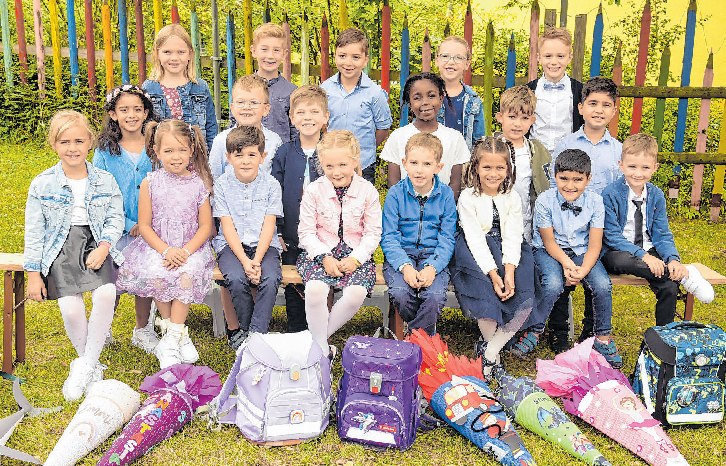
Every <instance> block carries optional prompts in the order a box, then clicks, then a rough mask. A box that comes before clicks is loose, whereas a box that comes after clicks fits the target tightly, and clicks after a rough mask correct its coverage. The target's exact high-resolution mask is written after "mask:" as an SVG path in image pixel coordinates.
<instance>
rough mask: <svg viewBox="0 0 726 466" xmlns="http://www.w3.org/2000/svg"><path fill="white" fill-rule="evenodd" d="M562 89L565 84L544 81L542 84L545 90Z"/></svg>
mask: <svg viewBox="0 0 726 466" xmlns="http://www.w3.org/2000/svg"><path fill="white" fill-rule="evenodd" d="M564 89H565V84H564V83H557V84H552V83H545V84H544V90H545V91H552V90H554V91H561V90H564Z"/></svg>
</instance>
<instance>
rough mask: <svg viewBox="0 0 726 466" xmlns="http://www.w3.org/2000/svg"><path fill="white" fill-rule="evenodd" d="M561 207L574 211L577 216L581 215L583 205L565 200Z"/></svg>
mask: <svg viewBox="0 0 726 466" xmlns="http://www.w3.org/2000/svg"><path fill="white" fill-rule="evenodd" d="M560 209H562V210H563V211H565V210H571V211H572V213H573V214H575V217H577V216H578V215H580V212H582V207H580V206H576V205H575V204H573V203H572V202H570V201H565V202H563V203H562V205H561V206H560Z"/></svg>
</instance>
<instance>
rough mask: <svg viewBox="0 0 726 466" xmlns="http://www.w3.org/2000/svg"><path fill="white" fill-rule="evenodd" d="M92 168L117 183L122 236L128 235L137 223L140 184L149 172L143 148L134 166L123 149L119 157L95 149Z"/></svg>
mask: <svg viewBox="0 0 726 466" xmlns="http://www.w3.org/2000/svg"><path fill="white" fill-rule="evenodd" d="M93 166H94V167H96V168H100V169H101V170H106V171H108V172H109V173H111V175H113V177H114V179H115V180H116V183H118V187H119V189H120V190H121V194H122V195H123V200H124V217H125V219H124V234H128V232H130V231H131V229H132V228H133V227H134V225H136V224H137V223H138V221H139V190H140V188H141V182H142V181H144V178H146V175H147V174H148V173H149V172H151V160H150V159H149V157H148V156H147V155H146V149H145V148H144V150H143V151H142V152H141V156H140V157H139V160H138V162H136V164H134V163H133V162H132V161H131V159H130V158H129V156H128V155H126V151H124V150H123V148H122V149H121V153H120V154H119V155H113V154H111V153H110V152H109V151H107V150H101V149H99V148H96V152H94V154H93Z"/></svg>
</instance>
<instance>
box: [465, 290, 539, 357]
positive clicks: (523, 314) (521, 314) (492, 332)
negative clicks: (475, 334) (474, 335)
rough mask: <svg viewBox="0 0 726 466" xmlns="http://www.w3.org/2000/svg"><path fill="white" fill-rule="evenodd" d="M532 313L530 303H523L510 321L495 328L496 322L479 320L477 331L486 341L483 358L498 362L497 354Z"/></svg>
mask: <svg viewBox="0 0 726 466" xmlns="http://www.w3.org/2000/svg"><path fill="white" fill-rule="evenodd" d="M531 312H532V302H531V301H530V300H527V301H525V302H524V303H523V304H522V305H521V306H520V307H519V309H518V310H517V311H516V312H515V313H514V316H513V317H512V319H511V320H510V321H509V322H507V323H505V324H504V325H502V326H501V327H497V321H496V320H492V319H479V320H478V321H477V323H478V324H479V331H481V335H482V337H484V340H485V341H487V342H488V343H487V349H486V350H485V351H484V357H486V358H487V359H488V360H489V361H495V360H496V361H497V362H498V361H499V352H500V351H501V350H502V348H504V345H506V344H507V342H508V341H509V340H510V339H511V338H512V337H513V336H514V334H515V333H517V331H519V329H520V328H521V327H522V325H524V322H525V321H526V320H527V317H529V314H530V313H531Z"/></svg>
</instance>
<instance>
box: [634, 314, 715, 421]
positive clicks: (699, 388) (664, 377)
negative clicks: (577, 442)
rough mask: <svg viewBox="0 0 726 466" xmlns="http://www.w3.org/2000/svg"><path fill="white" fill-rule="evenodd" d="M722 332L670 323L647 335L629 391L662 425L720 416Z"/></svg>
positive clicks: (682, 323)
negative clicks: (638, 398) (631, 389)
mask: <svg viewBox="0 0 726 466" xmlns="http://www.w3.org/2000/svg"><path fill="white" fill-rule="evenodd" d="M725 351H726V332H724V331H723V330H721V328H720V327H718V326H717V325H712V324H701V323H698V322H692V321H687V322H674V323H671V324H668V325H665V326H663V327H651V328H649V329H648V330H646V331H645V339H644V342H643V345H642V347H641V350H640V355H639V356H638V362H637V363H636V365H635V371H634V372H633V375H632V377H631V385H632V386H633V391H634V392H635V393H636V394H637V395H638V396H639V397H640V399H641V400H642V401H643V404H644V405H645V407H646V408H647V409H648V411H649V412H650V413H651V414H652V415H653V417H654V418H655V419H657V420H658V421H660V422H661V423H662V424H663V425H664V426H666V427H668V426H670V425H681V424H712V423H718V422H721V421H722V420H723V418H724V391H725V390H724V372H726V363H725V362H724V352H725Z"/></svg>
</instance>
